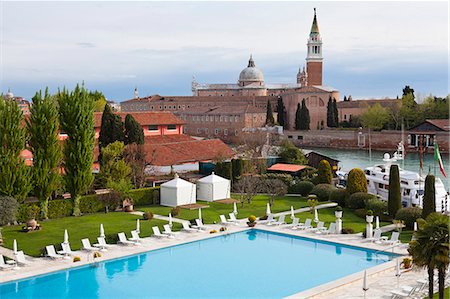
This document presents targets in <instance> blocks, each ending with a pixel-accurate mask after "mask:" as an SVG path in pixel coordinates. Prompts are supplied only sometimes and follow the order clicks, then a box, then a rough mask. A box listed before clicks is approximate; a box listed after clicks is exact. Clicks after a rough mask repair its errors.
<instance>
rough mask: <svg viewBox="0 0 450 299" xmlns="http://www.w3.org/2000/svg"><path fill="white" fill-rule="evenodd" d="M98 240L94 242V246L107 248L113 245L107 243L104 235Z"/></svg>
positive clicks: (101, 248)
mask: <svg viewBox="0 0 450 299" xmlns="http://www.w3.org/2000/svg"><path fill="white" fill-rule="evenodd" d="M97 242H98V243H96V244H94V245H93V246H94V247H97V248H100V250H106V249H107V248H108V247H111V245H109V244H107V243H106V240H105V238H104V237H97Z"/></svg>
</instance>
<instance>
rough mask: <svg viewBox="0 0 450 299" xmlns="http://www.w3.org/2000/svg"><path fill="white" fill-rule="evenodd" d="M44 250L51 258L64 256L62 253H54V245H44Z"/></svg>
mask: <svg viewBox="0 0 450 299" xmlns="http://www.w3.org/2000/svg"><path fill="white" fill-rule="evenodd" d="M45 250H46V251H47V256H48V257H50V258H52V259H59V258H64V255H62V254H57V253H56V250H55V246H53V245H48V246H45Z"/></svg>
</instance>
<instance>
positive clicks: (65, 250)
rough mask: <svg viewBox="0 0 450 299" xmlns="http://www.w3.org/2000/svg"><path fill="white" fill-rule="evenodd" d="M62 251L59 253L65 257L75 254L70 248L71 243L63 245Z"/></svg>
mask: <svg viewBox="0 0 450 299" xmlns="http://www.w3.org/2000/svg"><path fill="white" fill-rule="evenodd" d="M61 248H62V250H60V251H58V253H59V254H63V255H65V256H69V255H72V254H73V251H72V249H71V248H70V244H69V243H61Z"/></svg>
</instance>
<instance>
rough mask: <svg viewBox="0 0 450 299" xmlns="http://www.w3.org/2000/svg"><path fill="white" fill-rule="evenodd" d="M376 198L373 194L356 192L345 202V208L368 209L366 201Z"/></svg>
mask: <svg viewBox="0 0 450 299" xmlns="http://www.w3.org/2000/svg"><path fill="white" fill-rule="evenodd" d="M376 198H377V197H376V196H375V195H373V194H369V193H365V192H356V193H353V194H352V195H351V196H350V197H349V198H347V199H346V200H345V206H346V207H347V208H349V209H363V208H365V207H366V201H368V200H370V199H376Z"/></svg>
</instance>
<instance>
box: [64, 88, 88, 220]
mask: <svg viewBox="0 0 450 299" xmlns="http://www.w3.org/2000/svg"><path fill="white" fill-rule="evenodd" d="M58 100H59V109H60V126H61V130H62V131H64V132H66V133H67V135H68V138H67V139H66V140H65V141H64V150H63V152H64V164H63V165H64V170H65V173H66V175H65V177H64V178H65V185H66V188H67V190H68V191H69V193H70V194H71V197H72V201H73V215H74V216H80V215H81V211H80V198H81V195H82V194H84V193H86V192H87V190H88V189H89V187H90V186H91V184H92V182H93V179H94V177H93V175H92V163H93V162H94V155H93V152H94V145H95V133H94V101H93V99H92V97H90V96H89V94H88V93H87V91H86V89H85V88H84V86H81V88H80V87H79V86H78V85H77V86H76V87H75V89H74V91H72V92H70V93H69V92H68V91H67V90H65V89H64V90H63V91H60V92H59V94H58Z"/></svg>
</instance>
